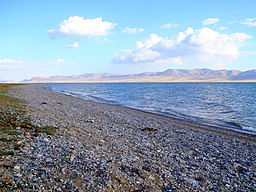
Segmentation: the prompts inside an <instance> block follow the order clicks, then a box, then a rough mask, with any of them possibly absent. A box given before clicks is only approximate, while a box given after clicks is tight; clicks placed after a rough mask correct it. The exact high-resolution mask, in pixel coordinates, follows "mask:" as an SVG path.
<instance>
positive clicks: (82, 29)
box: [47, 16, 117, 37]
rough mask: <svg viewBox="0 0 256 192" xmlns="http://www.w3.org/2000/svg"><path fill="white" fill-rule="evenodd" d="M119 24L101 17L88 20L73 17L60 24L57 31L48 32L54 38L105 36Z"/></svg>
mask: <svg viewBox="0 0 256 192" xmlns="http://www.w3.org/2000/svg"><path fill="white" fill-rule="evenodd" d="M116 25H117V24H116V23H112V22H108V21H103V20H102V18H101V17H99V18H95V19H86V18H83V17H79V16H71V17H69V18H68V19H67V20H64V21H63V22H61V23H60V24H59V27H58V28H57V29H50V30H48V31H47V32H48V33H49V34H50V35H51V36H53V37H59V36H92V37H95V36H105V35H107V34H109V31H110V30H111V29H113V28H114V27H115V26H116Z"/></svg>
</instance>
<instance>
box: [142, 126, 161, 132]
mask: <svg viewBox="0 0 256 192" xmlns="http://www.w3.org/2000/svg"><path fill="white" fill-rule="evenodd" d="M141 130H142V131H148V132H153V131H157V129H155V128H152V127H146V128H143V129H141Z"/></svg>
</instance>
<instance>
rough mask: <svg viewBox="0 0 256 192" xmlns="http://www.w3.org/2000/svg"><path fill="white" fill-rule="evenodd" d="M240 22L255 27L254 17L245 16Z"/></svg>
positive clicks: (255, 20)
mask: <svg viewBox="0 0 256 192" xmlns="http://www.w3.org/2000/svg"><path fill="white" fill-rule="evenodd" d="M240 23H241V24H243V25H247V26H248V27H256V17H255V18H247V19H245V20H244V21H242V22H240Z"/></svg>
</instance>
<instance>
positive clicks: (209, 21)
mask: <svg viewBox="0 0 256 192" xmlns="http://www.w3.org/2000/svg"><path fill="white" fill-rule="evenodd" d="M219 20H220V19H219V18H207V19H205V20H203V25H214V24H216V23H218V22H219Z"/></svg>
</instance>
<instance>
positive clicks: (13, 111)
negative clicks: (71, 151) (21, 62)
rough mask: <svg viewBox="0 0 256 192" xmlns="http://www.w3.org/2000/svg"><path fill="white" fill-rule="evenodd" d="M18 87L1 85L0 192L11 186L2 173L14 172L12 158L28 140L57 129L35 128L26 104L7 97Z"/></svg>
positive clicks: (50, 133) (50, 127)
mask: <svg viewBox="0 0 256 192" xmlns="http://www.w3.org/2000/svg"><path fill="white" fill-rule="evenodd" d="M18 85H19V84H0V159H1V163H0V191H2V190H4V191H5V190H6V189H7V188H9V187H8V186H10V185H11V183H12V181H11V178H6V177H3V176H2V174H1V173H8V172H12V168H13V164H12V158H10V157H11V156H15V154H16V153H17V151H18V150H20V149H21V148H22V147H24V146H25V143H26V139H27V138H28V139H33V138H35V137H36V136H39V135H40V134H47V135H53V134H56V128H55V127H52V126H45V127H38V126H35V125H34V124H33V123H32V121H31V119H30V118H29V117H28V116H27V114H26V110H27V108H28V106H27V105H26V102H25V101H23V100H20V99H17V98H14V97H11V96H8V95H7V93H8V91H10V89H11V88H12V87H13V86H18ZM6 157H7V159H6ZM13 187H14V188H20V187H19V186H12V189H14V188H13Z"/></svg>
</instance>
